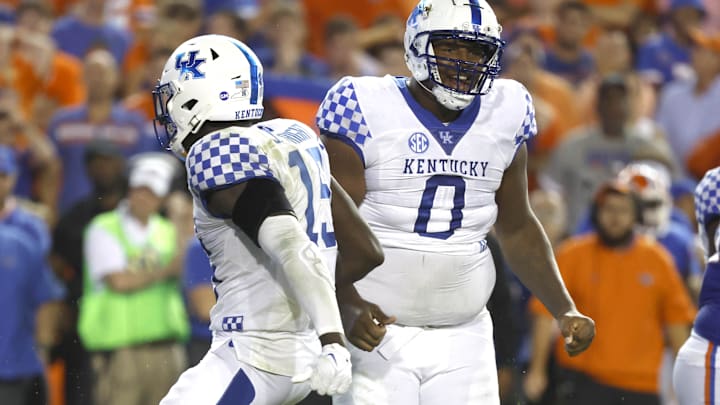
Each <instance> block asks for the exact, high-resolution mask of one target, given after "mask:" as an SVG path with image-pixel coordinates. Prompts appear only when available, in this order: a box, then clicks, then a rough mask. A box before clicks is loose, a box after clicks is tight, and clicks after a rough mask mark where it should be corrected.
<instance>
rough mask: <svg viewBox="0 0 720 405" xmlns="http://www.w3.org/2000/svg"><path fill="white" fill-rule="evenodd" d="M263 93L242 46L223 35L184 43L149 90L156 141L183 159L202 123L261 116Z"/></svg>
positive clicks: (256, 63)
mask: <svg viewBox="0 0 720 405" xmlns="http://www.w3.org/2000/svg"><path fill="white" fill-rule="evenodd" d="M263 89H264V84H263V68H262V64H261V63H260V60H259V59H258V58H257V56H255V54H254V53H253V51H252V50H251V49H250V48H248V47H247V46H246V45H245V44H243V43H242V42H240V41H238V40H236V39H234V38H230V37H227V36H223V35H201V36H199V37H195V38H192V39H189V40H187V41H185V42H184V43H182V44H181V45H180V46H178V47H177V48H176V49H175V51H174V52H173V54H172V55H171V56H170V57H169V58H168V60H167V62H166V63H165V67H164V68H163V72H162V76H161V78H160V81H159V83H158V85H157V86H156V87H155V90H154V91H153V101H154V107H155V120H154V124H155V125H154V127H155V134H156V136H157V138H158V142H159V143H160V145H161V146H162V147H163V148H165V149H167V150H170V151H172V152H173V153H174V154H175V155H176V156H177V157H178V158H180V159H184V158H185V155H186V154H187V150H186V149H185V147H184V146H183V142H184V141H185V139H187V138H188V136H189V135H190V134H195V133H197V131H198V130H199V129H200V128H201V127H202V126H203V124H204V123H205V122H208V121H214V122H217V121H223V122H225V121H256V120H258V119H260V118H262V115H263V106H262V99H263ZM189 146H190V145H188V147H189Z"/></svg>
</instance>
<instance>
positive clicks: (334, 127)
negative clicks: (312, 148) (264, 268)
mask: <svg viewBox="0 0 720 405" xmlns="http://www.w3.org/2000/svg"><path fill="white" fill-rule="evenodd" d="M315 123H316V124H317V126H318V128H319V129H320V133H322V134H324V135H328V136H334V137H337V136H340V137H344V138H346V139H347V140H349V141H351V142H352V143H354V144H355V145H357V146H359V147H362V146H364V145H365V142H366V141H367V140H368V139H369V138H371V135H370V129H369V128H368V126H367V123H366V122H365V117H363V113H362V110H361V108H360V103H358V100H357V96H356V94H355V85H354V83H353V81H352V79H351V78H349V77H344V78H342V79H340V81H339V82H337V83H336V84H335V86H333V88H331V89H330V90H329V91H328V93H327V95H325V99H324V100H323V102H322V104H321V105H320V109H319V110H318V113H317V116H316V117H315Z"/></svg>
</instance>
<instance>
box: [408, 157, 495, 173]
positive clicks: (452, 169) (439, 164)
mask: <svg viewBox="0 0 720 405" xmlns="http://www.w3.org/2000/svg"><path fill="white" fill-rule="evenodd" d="M489 163H490V162H487V161H485V162H479V161H477V160H475V161H472V160H471V161H468V160H457V159H405V168H404V169H403V174H433V173H454V174H461V175H463V176H471V177H485V169H487V167H488V164H489Z"/></svg>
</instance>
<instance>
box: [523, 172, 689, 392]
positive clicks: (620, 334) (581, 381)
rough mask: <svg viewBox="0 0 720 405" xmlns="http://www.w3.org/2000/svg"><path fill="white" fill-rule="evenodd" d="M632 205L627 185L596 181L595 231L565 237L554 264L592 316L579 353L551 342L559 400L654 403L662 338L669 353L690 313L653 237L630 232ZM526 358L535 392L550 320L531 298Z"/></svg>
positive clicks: (634, 216)
mask: <svg viewBox="0 0 720 405" xmlns="http://www.w3.org/2000/svg"><path fill="white" fill-rule="evenodd" d="M640 215H641V211H640V205H639V203H638V201H637V200H636V199H635V197H634V195H633V194H632V192H631V191H630V188H629V187H627V185H624V184H620V183H618V182H617V181H612V182H609V183H606V184H604V185H603V186H601V188H600V189H599V191H598V192H597V194H596V196H595V199H594V201H593V221H594V223H595V225H596V229H597V231H596V233H593V234H589V235H584V236H579V237H573V238H570V239H569V240H568V241H567V242H566V243H565V244H563V245H562V246H561V248H560V249H559V250H558V252H557V261H558V265H559V267H560V272H561V273H562V276H563V279H564V280H565V283H566V285H567V288H568V291H569V292H570V294H572V295H573V297H575V299H576V302H577V305H578V308H579V309H581V310H583V311H585V312H587V313H588V314H590V316H592V317H593V318H594V319H595V320H596V322H597V325H598V335H597V337H596V338H595V342H594V343H593V345H592V347H591V348H590V349H588V351H587V352H586V353H584V354H583V355H582V356H578V357H574V358H571V357H569V356H567V355H566V354H565V353H564V350H562V347H563V342H562V341H561V340H556V342H555V343H556V345H555V354H554V356H555V360H556V362H557V364H558V365H559V368H560V373H559V378H558V379H559V387H562V388H559V389H558V392H559V394H560V392H561V391H562V394H561V396H562V397H563V399H564V400H565V401H566V402H564V403H567V404H582V405H595V404H597V405H616V404H617V405H621V404H633V405H645V404H647V405H656V404H659V403H660V402H659V401H660V400H659V397H658V388H659V387H658V374H659V370H660V364H661V360H662V354H663V348H664V346H665V337H666V336H667V341H668V343H669V345H670V346H671V348H672V349H673V351H674V352H675V353H677V351H678V350H679V349H680V346H681V345H682V344H683V343H684V341H685V339H686V338H687V337H688V335H689V328H690V323H691V322H692V320H693V316H694V313H695V310H694V308H693V306H692V304H691V302H690V297H689V296H688V294H687V292H686V291H685V289H684V287H683V285H682V282H681V280H680V278H679V276H678V274H677V272H676V271H675V269H674V268H673V264H672V259H671V258H670V257H669V255H668V253H667V252H666V251H665V250H663V249H662V247H661V246H660V245H658V244H657V242H655V241H653V240H651V239H649V238H646V237H643V236H640V235H638V234H636V233H635V231H634V227H635V224H636V222H637V220H638V218H639V216H640ZM530 310H531V311H532V312H533V313H534V314H535V323H534V326H533V332H532V339H533V342H532V350H533V353H532V358H531V362H530V367H529V371H528V375H527V380H526V382H525V390H526V393H527V394H528V396H529V397H530V398H531V399H532V398H536V397H539V395H540V394H541V393H542V391H543V390H544V387H545V385H546V383H547V378H548V376H547V371H546V370H547V363H548V360H549V357H550V355H551V352H552V350H551V343H552V342H553V340H554V337H553V336H554V332H553V323H552V322H553V321H552V318H551V317H550V315H549V314H548V313H547V311H546V310H545V309H544V308H543V307H542V304H541V303H540V302H539V301H538V300H537V299H535V298H533V300H532V301H531V303H530Z"/></svg>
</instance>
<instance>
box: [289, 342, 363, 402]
mask: <svg viewBox="0 0 720 405" xmlns="http://www.w3.org/2000/svg"><path fill="white" fill-rule="evenodd" d="M307 380H310V388H312V389H313V390H314V391H317V393H318V394H320V395H337V394H343V393H345V391H347V390H348V388H350V383H351V382H352V364H351V363H350V352H348V351H347V349H346V348H344V347H343V346H341V345H339V344H337V343H332V344H329V345H325V346H323V348H322V353H320V356H318V358H317V362H315V364H314V365H313V367H312V368H309V369H307V370H305V371H304V372H302V373H300V374H298V375H296V376H294V377H293V378H292V382H294V383H300V382H304V381H307Z"/></svg>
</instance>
